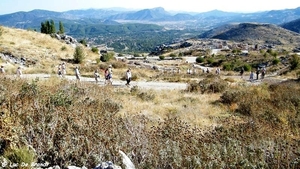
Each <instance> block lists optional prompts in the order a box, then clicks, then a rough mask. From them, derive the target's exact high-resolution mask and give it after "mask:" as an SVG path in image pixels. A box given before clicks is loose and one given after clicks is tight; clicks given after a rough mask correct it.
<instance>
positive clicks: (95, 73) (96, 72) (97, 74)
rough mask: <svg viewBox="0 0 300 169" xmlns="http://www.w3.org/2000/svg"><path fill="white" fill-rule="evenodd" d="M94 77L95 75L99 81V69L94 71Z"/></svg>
mask: <svg viewBox="0 0 300 169" xmlns="http://www.w3.org/2000/svg"><path fill="white" fill-rule="evenodd" d="M94 77H95V81H96V83H98V81H99V78H100V75H99V73H98V70H95V72H94Z"/></svg>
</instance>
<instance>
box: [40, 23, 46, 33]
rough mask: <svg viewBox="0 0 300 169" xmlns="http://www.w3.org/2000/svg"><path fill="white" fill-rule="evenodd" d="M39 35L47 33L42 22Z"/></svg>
mask: <svg viewBox="0 0 300 169" xmlns="http://www.w3.org/2000/svg"><path fill="white" fill-rule="evenodd" d="M41 33H47V28H46V25H45V23H44V22H42V23H41Z"/></svg>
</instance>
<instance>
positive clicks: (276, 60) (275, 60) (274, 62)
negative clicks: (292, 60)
mask: <svg viewBox="0 0 300 169" xmlns="http://www.w3.org/2000/svg"><path fill="white" fill-rule="evenodd" d="M279 62H280V60H279V59H278V58H275V59H273V61H272V63H273V65H278V63H279Z"/></svg>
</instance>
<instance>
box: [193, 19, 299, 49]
mask: <svg viewBox="0 0 300 169" xmlns="http://www.w3.org/2000/svg"><path fill="white" fill-rule="evenodd" d="M199 38H213V39H222V40H232V41H238V42H243V41H245V42H248V43H268V44H276V45H288V44H290V45H298V44H300V34H298V33H295V32H292V31H289V30H287V29H284V28H281V27H280V26H277V25H273V24H260V23H240V24H228V25H223V26H220V27H218V28H215V29H211V30H209V31H207V32H205V33H203V34H201V35H200V36H199Z"/></svg>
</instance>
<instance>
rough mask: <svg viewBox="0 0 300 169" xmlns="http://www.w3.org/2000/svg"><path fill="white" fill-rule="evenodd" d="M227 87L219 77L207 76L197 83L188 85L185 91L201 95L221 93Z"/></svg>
mask: <svg viewBox="0 0 300 169" xmlns="http://www.w3.org/2000/svg"><path fill="white" fill-rule="evenodd" d="M227 87H228V83H227V82H226V81H225V80H223V79H222V78H220V77H219V76H208V77H207V78H204V79H203V80H200V82H199V83H197V82H195V81H193V82H191V83H190V84H189V86H188V88H187V91H189V92H201V93H202V94H203V93H222V92H224V91H225V90H226V89H227Z"/></svg>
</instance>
